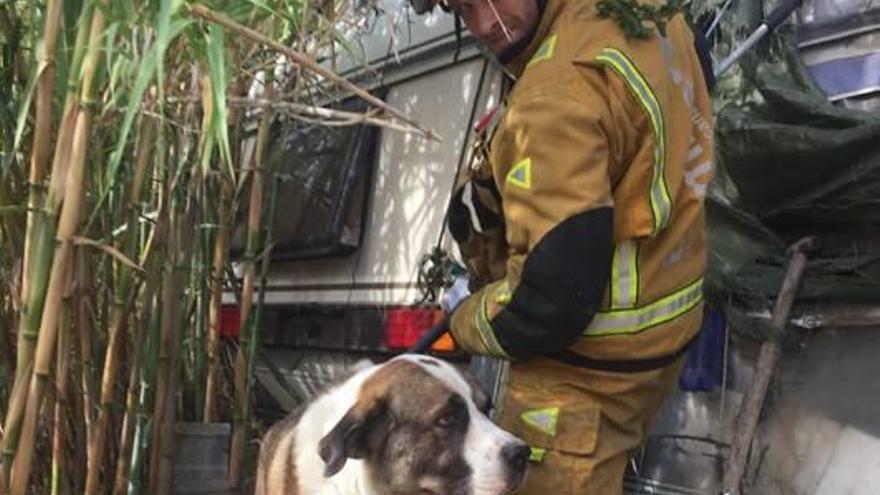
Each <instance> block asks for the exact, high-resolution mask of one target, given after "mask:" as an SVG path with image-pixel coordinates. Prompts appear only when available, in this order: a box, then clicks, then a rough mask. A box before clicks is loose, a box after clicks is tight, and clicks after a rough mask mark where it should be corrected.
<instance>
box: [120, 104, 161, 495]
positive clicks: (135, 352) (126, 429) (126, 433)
mask: <svg viewBox="0 0 880 495" xmlns="http://www.w3.org/2000/svg"><path fill="white" fill-rule="evenodd" d="M152 100H153V101H155V92H154V94H153V96H152ZM155 127H156V123H155V119H154V118H152V117H144V119H143V120H142V121H141V129H140V133H139V139H138V149H137V154H136V156H135V171H134V179H133V181H132V191H131V195H130V196H129V201H128V237H129V239H128V256H129V257H130V258H131V257H133V256H135V255H136V254H137V253H136V251H137V237H138V231H137V229H136V228H135V225H137V221H138V208H139V205H140V202H141V196H142V193H143V191H144V185H145V181H144V179H145V177H147V174H148V172H149V170H150V167H149V164H150V163H151V161H152V160H151V159H152V149H153V144H154V143H153V139H154V134H155ZM142 328H143V327H142V326H141V325H136V326H135V329H136V330H135V337H134V345H133V346H132V347H131V353H130V362H129V380H128V392H127V394H126V401H125V404H126V407H125V414H124V416H123V420H122V428H121V430H122V432H121V435H120V439H119V463H118V464H117V466H116V477H115V481H114V484H113V485H114V493H118V494H122V493H124V491H125V489H126V488H127V486H128V469H129V464H128V462H129V458H130V450H131V442H132V440H133V436H134V414H135V407H136V406H137V395H138V394H137V386H138V378H139V368H140V360H141V350H142V343H143V340H144V335H143V332H142V331H141V329H142Z"/></svg>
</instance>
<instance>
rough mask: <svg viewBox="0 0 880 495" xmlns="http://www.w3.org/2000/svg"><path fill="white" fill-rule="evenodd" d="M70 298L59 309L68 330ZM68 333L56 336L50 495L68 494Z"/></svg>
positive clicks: (61, 321) (61, 320)
mask: <svg viewBox="0 0 880 495" xmlns="http://www.w3.org/2000/svg"><path fill="white" fill-rule="evenodd" d="M71 305H72V301H71V296H70V294H68V296H67V297H66V298H65V301H64V303H63V305H62V308H61V312H62V313H61V318H60V324H61V325H62V326H63V327H64V328H69V327H70V323H71ZM69 338H70V332H69V331H62V332H60V333H59V334H58V350H57V351H56V359H57V362H56V365H55V412H54V415H55V417H54V421H53V423H54V433H53V437H52V495H63V494H66V493H68V492H69V490H68V489H66V485H64V481H63V479H64V477H65V476H66V472H67V471H66V469H65V458H66V457H67V456H66V455H65V447H66V445H67V435H66V427H65V415H66V414H67V410H68V403H67V384H68V377H69V376H70V373H69V369H68V368H69V358H70V350H69V346H70V343H69Z"/></svg>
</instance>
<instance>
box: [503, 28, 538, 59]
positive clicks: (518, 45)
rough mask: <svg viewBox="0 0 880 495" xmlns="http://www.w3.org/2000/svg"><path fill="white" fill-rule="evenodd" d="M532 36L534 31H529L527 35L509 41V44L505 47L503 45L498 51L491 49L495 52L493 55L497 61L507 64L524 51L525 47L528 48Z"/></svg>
mask: <svg viewBox="0 0 880 495" xmlns="http://www.w3.org/2000/svg"><path fill="white" fill-rule="evenodd" d="M533 36H534V33H530V34H529V35H528V36H523V37H521V38H520V39H518V40H517V41H515V42H513V43H511V44H510V45H507V46H506V47H504V48H503V49H501V50H500V51H494V50H493V52H495V57H497V58H498V61H499V62H501V63H502V64H507V63H509V62H511V61H513V60H514V59H516V57H518V56H519V55H520V54H521V53H522V52H523V51H525V49H526V48H528V46H529V43H530V42H531V41H532V37H533Z"/></svg>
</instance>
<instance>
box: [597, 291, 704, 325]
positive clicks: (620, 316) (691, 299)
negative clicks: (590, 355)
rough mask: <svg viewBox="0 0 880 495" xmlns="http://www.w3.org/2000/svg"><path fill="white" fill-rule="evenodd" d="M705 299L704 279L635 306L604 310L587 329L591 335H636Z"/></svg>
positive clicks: (673, 317) (669, 319)
mask: <svg viewBox="0 0 880 495" xmlns="http://www.w3.org/2000/svg"><path fill="white" fill-rule="evenodd" d="M702 301H703V279H702V277H701V278H699V279H697V281H696V282H693V283H691V284H690V285H688V286H687V287H685V288H683V289H680V290H678V291H676V292H673V293H672V294H670V295H668V296H666V297H664V298H662V299H659V300H657V301H654V302H652V303H651V304H647V305H645V306H642V307H638V308H633V309H620V310H616V311H615V310H611V311H600V312H599V313H596V316H595V317H594V318H593V321H592V323H590V326H589V327H587V329H586V331H584V335H585V336H587V337H596V336H602V335H622V334H634V333H639V332H641V331H643V330H647V329H649V328H651V327H655V326H657V325H660V324H662V323H666V322H668V321H671V320H673V319H675V318H677V317H679V316H681V315H683V314H685V313H687V312H688V311H690V310H692V309H694V308H695V307H697V306H698V305H699V304H700V302H702Z"/></svg>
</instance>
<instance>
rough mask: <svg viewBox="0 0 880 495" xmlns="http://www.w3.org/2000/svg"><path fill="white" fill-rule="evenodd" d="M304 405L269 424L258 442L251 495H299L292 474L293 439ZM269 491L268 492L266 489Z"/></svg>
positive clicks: (293, 467)
mask: <svg viewBox="0 0 880 495" xmlns="http://www.w3.org/2000/svg"><path fill="white" fill-rule="evenodd" d="M305 410H306V406H301V407H298V408H296V409H295V410H294V411H293V412H291V413H290V414H289V415H287V417H285V418H284V419H282V420H281V421H279V422H277V423H275V424H274V425H272V427H271V428H269V430H268V431H267V432H266V434H265V435H264V436H263V440H262V442H261V443H260V456H259V459H258V461H257V477H256V480H255V485H254V495H273V494H274V493H278V492H279V489H280V490H281V491H280V493H283V494H285V495H301V494H300V493H299V483H298V482H297V475H296V462H295V461H296V459H295V457H294V445H293V440H294V436H295V434H296V425H297V423H298V422H299V420H300V418H301V417H302V415H303V413H304V412H305ZM270 487H271V488H272V491H271V492H270V491H269V488H270Z"/></svg>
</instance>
